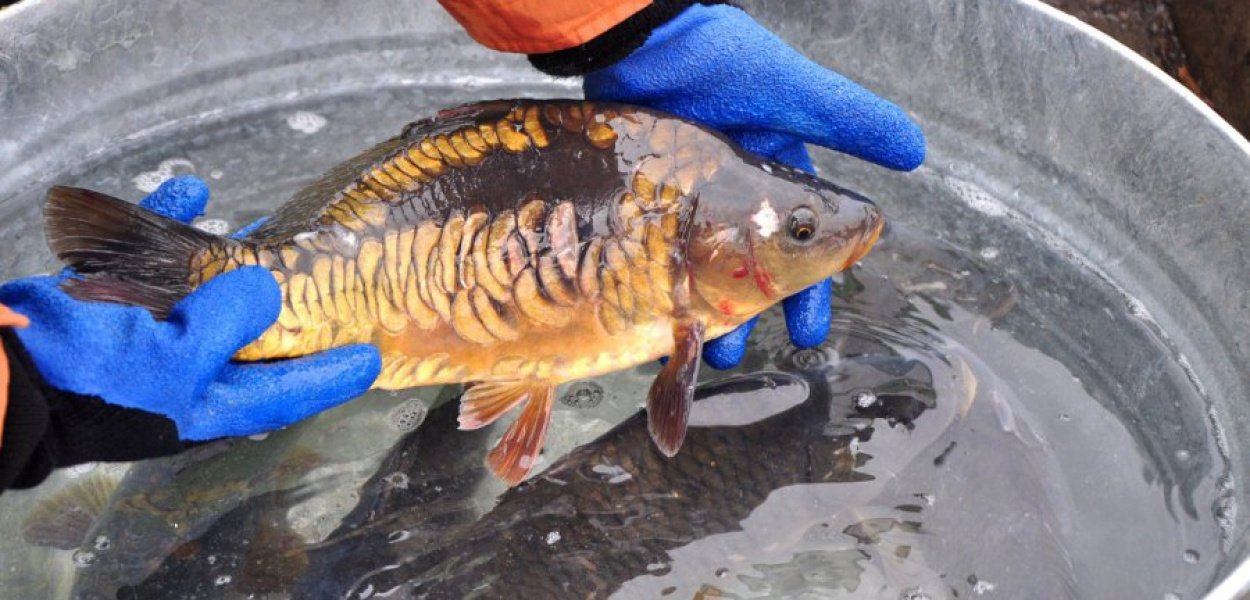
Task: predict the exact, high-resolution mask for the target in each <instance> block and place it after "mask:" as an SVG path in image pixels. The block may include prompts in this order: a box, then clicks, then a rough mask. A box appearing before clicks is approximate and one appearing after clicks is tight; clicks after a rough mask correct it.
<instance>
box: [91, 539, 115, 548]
mask: <svg viewBox="0 0 1250 600" xmlns="http://www.w3.org/2000/svg"><path fill="white" fill-rule="evenodd" d="M91 547H93V548H95V549H96V550H97V551H99V552H104V551H106V550H108V549H109V548H111V547H113V542H110V541H109V538H108V536H104V535H102V536H99V537H97V538H96V539H95V541H94V542H92V543H91Z"/></svg>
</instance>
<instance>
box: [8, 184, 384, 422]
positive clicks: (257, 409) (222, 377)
mask: <svg viewBox="0 0 1250 600" xmlns="http://www.w3.org/2000/svg"><path fill="white" fill-rule="evenodd" d="M207 199H208V189H207V187H205V186H204V184H203V183H202V182H200V181H199V180H196V179H193V178H181V179H177V180H173V181H171V182H168V183H166V184H165V185H164V186H162V188H161V189H160V190H158V191H157V192H156V193H154V194H153V195H152V196H150V197H149V198H147V199H145V200H144V202H143V203H142V204H143V205H144V206H145V207H147V208H149V209H151V210H154V211H156V212H159V213H161V214H163V215H166V216H169V217H171V218H175V219H178V220H181V221H184V222H186V221H190V220H191V219H192V218H194V217H195V216H196V215H198V214H200V213H201V212H202V211H203V207H204V205H205V203H206V202H207ZM69 276H73V274H72V273H69V272H66V273H62V274H61V275H60V276H57V277H31V278H27V279H20V280H16V281H11V282H8V283H6V284H4V285H3V286H0V303H3V304H6V305H8V306H9V307H10V308H13V309H14V310H16V311H18V312H21V313H23V314H25V315H26V316H28V317H30V321H31V325H30V327H28V328H25V329H20V330H18V337H19V338H20V339H21V340H22V344H23V345H24V346H25V347H26V350H27V352H28V353H29V354H30V355H31V358H32V360H33V361H34V362H35V364H36V366H37V367H38V368H39V370H40V373H41V375H42V376H43V378H44V380H45V381H47V383H48V384H49V385H51V386H53V387H56V388H58V389H61V390H65V391H70V392H74V393H76V394H82V395H89V396H97V397H100V398H102V399H103V400H105V401H106V402H109V403H111V404H116V405H119V406H125V407H129V408H136V409H140V410H145V411H148V412H152V413H156V414H160V415H164V416H166V417H168V418H169V419H170V420H172V421H173V422H174V423H175V424H176V425H177V427H178V433H179V436H180V437H181V438H182V439H184V440H207V439H213V438H219V437H226V436H239V435H250V434H254V433H260V432H264V431H270V430H273V429H277V428H279V427H283V426H286V425H290V424H291V423H294V422H296V421H299V420H301V419H304V418H306V417H309V416H311V415H313V414H316V413H318V412H321V411H323V410H325V409H328V408H331V407H333V406H336V405H338V404H341V403H343V402H346V401H347V400H350V399H352V398H354V397H356V396H358V395H360V394H362V393H364V392H365V391H366V390H368V389H369V386H370V385H372V383H373V381H374V379H376V378H377V375H378V373H379V372H380V370H381V358H380V356H379V354H378V351H377V349H376V348H374V347H373V346H369V345H359V346H348V347H344V348H338V349H335V350H330V351H327V352H322V353H319V354H315V355H311V356H307V357H303V358H298V359H291V360H282V361H276V362H271V363H264V364H241V363H235V362H232V361H231V360H230V357H231V356H233V355H234V354H235V352H237V351H238V350H239V349H240V348H242V347H243V346H245V345H247V344H248V343H250V342H251V341H252V340H254V339H256V337H258V336H259V335H260V334H261V333H262V332H263V331H264V330H265V329H266V328H268V327H269V325H270V324H272V323H273V322H274V320H275V319H277V317H278V313H279V311H280V309H281V303H282V295H281V291H280V290H279V288H278V284H277V282H276V281H274V278H273V276H272V275H270V274H269V273H268V272H267V271H265V270H264V269H261V268H259V267H247V268H242V269H238V270H236V271H232V272H230V273H226V274H224V275H221V276H220V277H217V278H214V279H213V280H211V281H209V282H208V283H207V284H205V285H203V286H201V287H200V288H199V289H197V290H196V291H195V292H194V293H192V294H191V295H189V296H187V297H186V298H185V299H183V300H182V301H181V302H179V303H178V304H177V305H176V306H175V307H174V308H173V310H172V311H171V312H170V314H169V316H168V318H167V319H166V320H164V321H157V320H155V319H153V318H152V316H151V314H149V313H148V312H147V311H146V310H144V309H140V308H134V307H126V306H119V305H114V304H105V303H89V302H81V301H78V300H75V299H73V298H71V297H69V296H68V295H66V294H65V293H64V292H62V291H61V290H60V289H59V288H58V287H57V285H58V284H59V283H60V281H61V280H63V279H64V278H65V277H69Z"/></svg>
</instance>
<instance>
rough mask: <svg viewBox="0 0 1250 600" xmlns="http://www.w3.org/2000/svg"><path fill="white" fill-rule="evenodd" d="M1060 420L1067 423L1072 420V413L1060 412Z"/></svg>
mask: <svg viewBox="0 0 1250 600" xmlns="http://www.w3.org/2000/svg"><path fill="white" fill-rule="evenodd" d="M1059 420H1060V421H1063V422H1064V423H1067V422H1069V421H1071V420H1072V415H1070V414H1068V413H1059Z"/></svg>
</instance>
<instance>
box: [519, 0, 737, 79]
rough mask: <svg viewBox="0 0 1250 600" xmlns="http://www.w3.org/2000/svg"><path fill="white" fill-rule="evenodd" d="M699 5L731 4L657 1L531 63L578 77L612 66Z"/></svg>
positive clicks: (536, 56) (707, 0)
mask: <svg viewBox="0 0 1250 600" xmlns="http://www.w3.org/2000/svg"><path fill="white" fill-rule="evenodd" d="M695 4H704V5H707V6H711V5H714V4H730V3H729V2H716V1H715V0H704V1H697V2H696V1H695V0H655V1H654V2H652V3H651V5H650V6H648V7H646V8H644V9H642V10H640V11H638V12H637V13H634V14H633V16H631V17H629V18H628V19H625V20H624V21H621V22H620V23H618V24H617V25H616V26H615V27H613V28H611V29H609V30H607V31H605V32H603V33H602V34H600V35H599V37H597V38H595V39H593V40H590V41H589V42H586V43H585V44H582V45H580V46H574V47H572V48H567V49H565V50H559V51H557V52H548V53H545V54H530V55H529V60H530V64H531V65H534V68H536V69H538V70H539V71H542V72H543V73H546V74H548V75H555V76H557V77H574V76H581V75H585V74H587V73H590V72H593V71H598V70H599V69H603V68H606V67H609V66H611V65H613V64H614V63H616V62H617V61H619V60H621V59H622V58H625V57H626V56H629V55H630V53H632V52H633V51H634V50H637V49H638V48H640V47H641V46H642V45H643V44H644V43H646V41H647V38H648V37H650V36H651V32H652V31H654V30H655V28H656V27H659V26H660V25H663V24H665V23H667V22H669V21H671V20H673V17H676V16H677V15H678V14H680V13H681V12H682V11H684V10H686V9H687V8H690V7H691V6H692V5H695Z"/></svg>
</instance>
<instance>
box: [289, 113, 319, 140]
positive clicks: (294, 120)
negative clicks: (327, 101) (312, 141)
mask: <svg viewBox="0 0 1250 600" xmlns="http://www.w3.org/2000/svg"><path fill="white" fill-rule="evenodd" d="M326 123H327V121H326V118H325V117H323V116H321V115H319V114H317V113H315V112H308V111H306V110H301V111H299V112H293V113H291V114H289V115H287V116H286V126H287V127H290V128H291V129H294V130H295V131H298V132H300V133H305V134H308V135H312V134H314V133H317V132H318V131H321V129H322V128H323V127H325V126H326Z"/></svg>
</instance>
